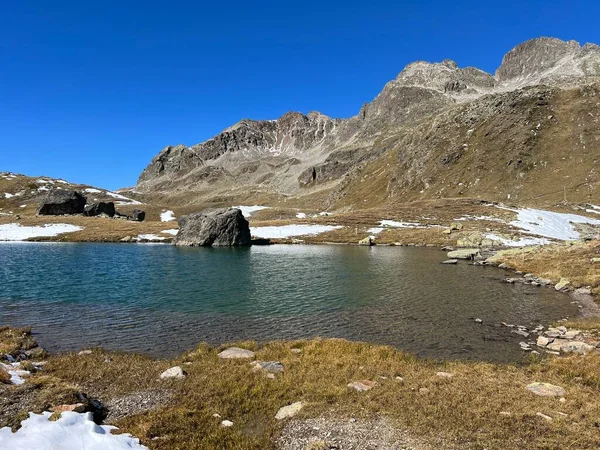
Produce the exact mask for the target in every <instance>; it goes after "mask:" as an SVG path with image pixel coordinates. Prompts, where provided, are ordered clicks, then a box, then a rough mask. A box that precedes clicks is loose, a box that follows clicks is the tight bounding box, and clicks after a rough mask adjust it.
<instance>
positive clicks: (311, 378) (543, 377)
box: [30, 339, 600, 450]
mask: <svg viewBox="0 0 600 450" xmlns="http://www.w3.org/2000/svg"><path fill="white" fill-rule="evenodd" d="M238 345H239V346H242V347H246V348H251V349H254V350H255V351H256V352H257V359H259V360H265V361H267V360H268V361H271V360H277V361H281V362H282V363H283V364H284V366H285V372H284V373H282V374H277V375H276V377H275V379H274V380H272V379H269V378H267V377H266V374H265V373H264V372H262V371H259V372H254V371H252V366H251V365H250V364H249V362H248V361H247V360H220V359H219V358H218V357H217V353H218V351H219V350H220V349H221V348H219V349H214V348H210V347H208V346H206V345H200V346H199V347H198V349H197V350H196V351H194V352H190V353H187V354H185V355H183V356H182V357H181V358H178V359H176V360H174V361H153V360H151V359H150V358H146V357H142V356H137V355H130V354H124V353H110V352H104V351H102V350H94V351H93V352H92V354H90V355H77V354H66V355H58V356H53V357H51V358H50V359H49V362H48V364H47V365H46V367H45V368H44V370H43V371H42V372H40V373H39V374H36V375H34V376H33V377H32V378H31V381H30V383H33V384H34V385H35V386H36V389H37V390H38V392H37V396H38V398H39V399H44V401H45V402H50V403H51V404H59V403H65V402H68V400H69V395H72V391H73V389H74V387H77V389H84V390H85V391H86V392H88V394H90V395H93V396H95V397H99V398H100V399H102V400H103V401H105V402H106V401H108V400H111V399H115V398H118V397H119V396H123V395H126V394H128V393H132V392H136V391H141V390H148V389H169V390H170V391H172V392H173V397H172V399H171V401H170V402H169V404H165V405H162V406H161V407H159V408H157V409H154V410H152V411H150V412H146V413H143V414H139V415H135V416H129V417H126V418H125V419H121V420H119V421H118V422H117V423H116V425H118V426H119V427H120V428H121V430H122V431H124V432H130V433H133V434H134V435H135V436H137V437H140V438H141V439H142V442H143V443H144V444H145V445H147V446H149V447H150V448H151V449H215V448H219V449H269V448H275V444H274V439H275V438H276V436H277V435H278V433H279V432H280V431H281V427H282V423H280V422H278V421H277V420H275V419H274V416H275V413H276V412H277V410H278V409H279V408H280V407H281V406H284V405H287V404H290V403H292V402H296V401H302V402H303V403H304V404H305V407H304V409H303V410H302V411H301V412H300V414H299V416H298V417H299V418H303V417H304V418H308V417H319V416H323V415H325V416H331V415H332V414H333V415H335V416H338V417H346V418H349V417H359V418H371V417H375V416H378V415H384V416H386V417H389V418H390V419H391V420H392V421H393V423H395V424H396V426H398V427H399V428H401V429H405V430H407V431H408V432H409V433H411V434H412V435H413V436H415V437H418V438H420V439H424V440H425V441H427V440H428V439H430V440H432V441H435V442H439V441H440V440H441V441H442V442H446V443H448V445H447V446H446V447H443V448H461V449H481V448H488V449H490V450H491V449H502V450H504V449H513V448H514V449H517V448H527V449H553V448H577V449H595V448H597V447H598V445H599V443H600V436H599V434H598V429H597V426H596V425H597V423H596V421H597V417H598V415H599V414H600V355H598V354H592V355H588V356H587V357H585V358H583V357H575V356H574V357H568V358H553V359H547V360H543V361H540V360H532V361H531V363H530V364H529V365H525V366H515V365H496V364H487V363H476V362H473V363H469V362H447V363H436V362H433V361H428V360H421V359H417V358H415V357H413V356H411V355H407V354H404V353H402V352H400V351H399V350H397V349H394V348H391V347H388V346H379V345H371V344H365V343H357V342H348V341H345V340H339V339H329V340H319V339H315V340H309V341H295V342H270V343H267V344H264V345H262V346H259V345H257V344H255V343H251V342H245V343H238ZM292 348H296V349H301V353H293V352H292V351H291V349H292ZM175 364H179V365H181V366H182V367H183V369H184V370H185V371H186V373H187V377H186V378H185V380H172V381H168V380H159V374H160V373H161V372H162V371H163V370H164V369H165V368H167V367H170V366H172V365H175ZM438 371H447V372H450V373H452V374H453V377H452V378H450V379H444V378H440V377H439V376H437V375H436V372H438ZM398 376H400V377H402V379H403V380H402V381H400V380H398V379H396V377H398ZM365 379H367V380H372V381H375V382H376V383H377V386H375V387H374V388H373V389H372V390H371V391H368V392H364V393H358V392H355V391H353V390H351V389H349V388H348V387H347V384H348V383H350V382H352V381H357V380H365ZM534 381H543V382H550V383H553V384H557V385H560V386H562V387H564V388H565V389H566V391H567V395H566V396H565V397H566V402H565V403H561V402H559V401H558V399H557V398H543V397H538V396H536V395H534V394H532V393H530V392H528V391H526V390H525V386H526V385H527V384H529V383H531V382H534ZM422 388H426V389H427V390H428V392H427V393H423V391H422V390H420V389H422ZM53 399H55V400H56V401H52V400H53ZM41 403H43V402H41ZM41 403H40V404H41ZM501 411H503V412H507V413H510V416H503V415H500V412H501ZM538 412H541V413H543V414H546V415H548V416H551V417H553V418H554V420H553V422H546V421H545V420H544V419H542V418H540V417H538V416H536V413H538ZM559 413H562V414H565V416H563V415H562V414H559ZM213 414H219V415H220V416H221V418H214V417H213ZM224 419H227V420H231V421H233V422H234V426H233V427H231V428H222V427H220V426H219V423H220V421H221V420H224ZM436 448H438V447H436Z"/></svg>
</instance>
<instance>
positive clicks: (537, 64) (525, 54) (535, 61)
mask: <svg viewBox="0 0 600 450" xmlns="http://www.w3.org/2000/svg"><path fill="white" fill-rule="evenodd" d="M597 76H600V47H599V46H597V45H595V44H586V45H584V46H583V47H582V46H580V45H579V43H578V42H577V41H563V40H560V39H556V38H549V37H541V38H536V39H531V40H529V41H526V42H523V43H522V44H519V45H517V46H516V47H515V48H513V49H512V50H511V51H509V52H508V53H507V54H506V55H505V56H504V58H503V60H502V64H501V65H500V67H499V68H498V70H497V71H496V79H497V80H498V82H500V83H502V84H504V85H505V86H506V85H508V87H519V86H525V85H535V84H544V83H552V84H553V83H557V82H561V81H569V80H572V79H580V78H582V77H597Z"/></svg>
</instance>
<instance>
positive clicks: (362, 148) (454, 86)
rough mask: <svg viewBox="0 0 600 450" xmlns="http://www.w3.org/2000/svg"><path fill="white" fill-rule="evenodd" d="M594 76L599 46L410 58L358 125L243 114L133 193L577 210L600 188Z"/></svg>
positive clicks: (152, 171) (194, 198) (551, 43)
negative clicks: (436, 201) (465, 61)
mask: <svg viewBox="0 0 600 450" xmlns="http://www.w3.org/2000/svg"><path fill="white" fill-rule="evenodd" d="M599 76H600V47H598V46H597V45H594V44H586V45H584V46H580V45H579V44H578V43H577V42H574V41H569V42H565V41H561V40H559V39H553V38H539V39H534V40H531V41H528V42H525V43H523V44H520V45H519V46H517V47H515V48H514V49H513V50H511V51H510V52H509V53H508V54H507V55H506V56H505V57H504V58H503V61H502V64H501V65H500V67H499V68H498V70H497V71H496V74H495V76H492V75H491V74H488V73H485V72H484V71H481V70H479V69H477V68H471V67H468V68H464V69H461V68H459V67H458V66H457V65H456V63H454V62H453V61H450V60H445V61H443V62H441V63H434V64H432V63H426V62H415V63H412V64H409V65H408V66H407V67H406V68H405V69H404V70H403V71H402V72H401V73H400V74H399V75H398V77H397V78H396V79H394V80H392V81H390V82H389V83H387V84H386V85H385V87H384V88H383V90H382V91H381V93H380V94H379V95H378V96H377V97H376V98H375V99H374V100H373V101H372V102H370V103H367V104H365V105H363V107H362V108H361V109H360V111H359V113H358V114H357V115H356V116H354V117H352V118H349V119H331V118H329V117H327V116H325V115H323V114H320V113H316V112H313V113H309V114H308V115H303V114H300V113H294V112H291V113H287V114H285V115H283V116H282V117H280V118H279V119H277V120H273V121H253V120H247V119H244V120H242V121H240V122H238V123H237V124H235V125H234V126H232V127H230V128H228V129H226V130H224V131H223V132H221V133H220V134H218V135H217V136H215V137H214V138H212V139H209V140H208V141H205V142H203V143H200V144H197V145H194V146H191V147H187V146H184V145H178V146H169V147H166V148H165V149H163V150H162V151H161V152H160V153H159V154H158V155H157V156H156V157H155V158H154V159H153V160H152V161H151V163H150V164H149V165H148V167H147V168H146V169H145V170H144V171H143V172H142V174H141V175H140V178H139V180H138V185H137V187H136V189H137V191H139V192H140V193H142V195H146V196H150V197H153V196H159V197H161V198H162V199H166V200H169V201H172V202H174V203H186V204H192V203H196V202H200V201H207V200H213V201H217V202H218V201H230V200H234V199H235V198H237V197H239V196H246V197H247V196H248V195H253V196H257V197H261V198H274V199H276V198H289V199H292V198H298V197H307V196H308V197H310V198H313V197H314V198H318V199H320V201H321V202H323V203H324V205H323V206H326V207H330V208H336V207H341V206H345V207H350V208H360V207H363V206H364V205H365V203H367V204H382V203H385V202H387V201H390V200H391V201H403V200H406V199H416V198H440V197H455V196H461V195H462V196H471V197H482V198H487V199H490V200H503V199H507V198H511V199H515V200H520V201H527V200H528V199H533V198H538V197H540V196H543V197H541V198H547V199H552V201H554V200H555V197H556V196H555V195H554V194H555V193H557V192H558V191H561V192H558V194H560V195H559V197H560V198H562V197H563V196H564V189H567V190H569V195H573V196H576V197H577V199H578V201H581V200H582V199H584V198H586V197H585V195H588V196H589V194H590V193H593V189H594V187H595V186H596V185H597V183H598V181H599V180H598V174H597V170H596V167H597V161H596V155H599V154H600V147H599V146H600V138H599V136H598V131H597V129H598V126H597V121H598V114H599V112H598V111H599V108H598V102H597V100H596V99H597V96H598V93H599V92H598V91H599V86H600V85H599V84H598V82H600V78H598V77H599ZM563 186H564V188H563ZM582 186H585V188H582ZM584 191H585V192H584ZM580 197H581V198H580Z"/></svg>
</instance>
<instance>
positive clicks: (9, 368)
mask: <svg viewBox="0 0 600 450" xmlns="http://www.w3.org/2000/svg"><path fill="white" fill-rule="evenodd" d="M0 367H2V368H3V369H4V370H6V372H8V374H9V375H10V382H11V383H12V384H23V383H25V380H24V379H23V377H26V376H28V375H31V373H30V372H28V371H27V370H21V369H20V367H21V363H20V362H13V363H10V364H4V363H0ZM0 448H2V447H0Z"/></svg>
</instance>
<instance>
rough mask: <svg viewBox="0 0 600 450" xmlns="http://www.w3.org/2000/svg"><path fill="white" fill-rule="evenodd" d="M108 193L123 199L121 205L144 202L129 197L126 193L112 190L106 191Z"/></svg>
mask: <svg viewBox="0 0 600 450" xmlns="http://www.w3.org/2000/svg"><path fill="white" fill-rule="evenodd" d="M106 195H108V196H110V197H113V198H116V199H118V200H121V201H122V203H119V204H120V205H123V204H129V205H141V204H142V202H138V201H137V200H134V199H132V198H129V197H125V196H124V195H121V194H117V193H116V192H110V191H106Z"/></svg>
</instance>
